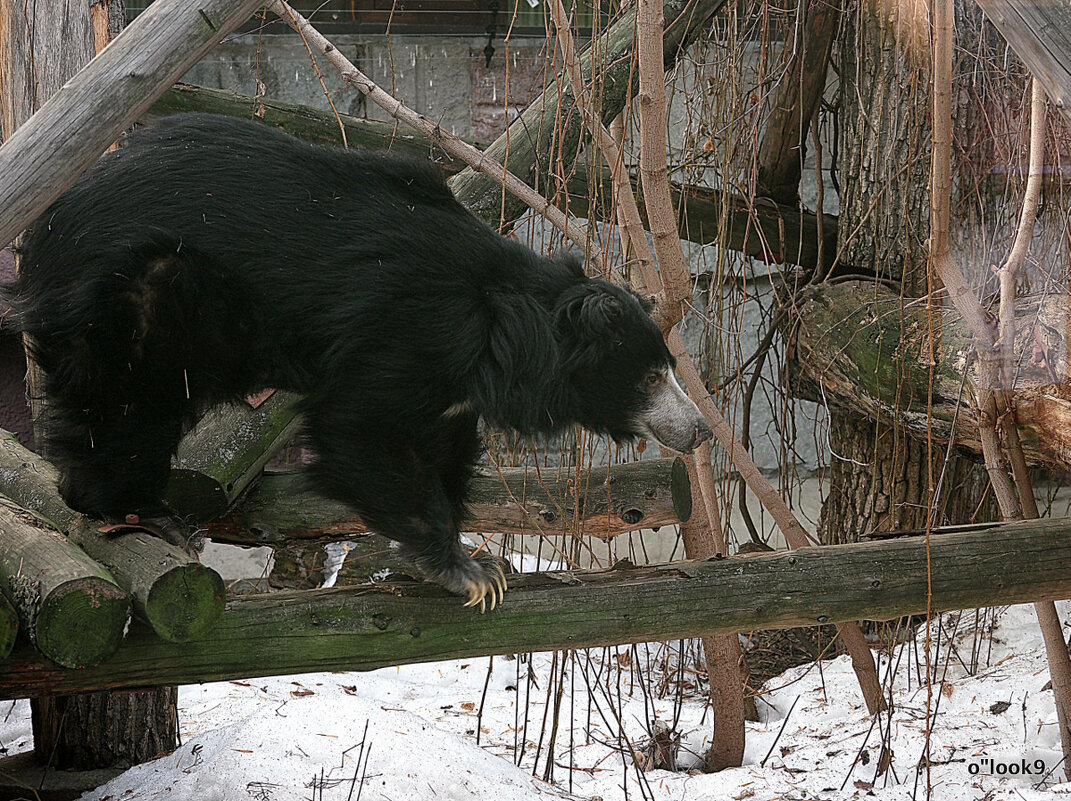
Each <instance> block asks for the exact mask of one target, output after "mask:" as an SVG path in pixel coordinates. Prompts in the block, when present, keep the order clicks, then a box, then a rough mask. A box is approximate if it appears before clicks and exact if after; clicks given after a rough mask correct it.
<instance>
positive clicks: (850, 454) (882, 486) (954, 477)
mask: <svg viewBox="0 0 1071 801" xmlns="http://www.w3.org/2000/svg"><path fill="white" fill-rule="evenodd" d="M901 22H903V24H901ZM909 30H910V26H909V25H908V24H907V21H906V20H903V21H901V20H898V19H897V18H896V17H895V15H892V16H890V15H888V14H887V13H884V12H882V10H881V7H880V6H877V5H875V4H873V3H871V2H864V3H863V4H862V7H861V9H860V11H859V13H858V14H854V13H853V14H846V15H845V16H844V18H843V20H842V27H841V35H842V42H841V48H840V52H841V69H840V75H841V80H842V92H841V112H840V120H841V129H840V136H841V141H840V143H839V144H840V147H839V150H840V154H841V155H840V159H839V164H838V165H837V166H838V173H839V175H840V179H841V211H840V217H839V229H840V231H841V232H842V240H841V242H840V254H839V259H840V260H841V261H843V262H847V263H849V264H852V265H855V266H856V267H860V268H863V269H868V270H873V272H874V273H875V274H877V275H881V276H884V277H886V278H888V279H891V280H892V281H894V282H897V283H899V285H900V288H901V292H900V294H901V295H902V296H903V297H904V298H913V297H917V296H919V295H921V294H924V293H925V292H926V291H927V277H926V252H925V250H924V243H925V240H926V238H927V236H928V235H929V205H928V186H929V181H928V174H929V172H928V171H929V139H930V116H929V87H930V80H929V75H928V72H927V71H926V69H925V68H924V66H923V65H924V63H925V58H926V57H925V51H923V52H922V55H920V56H916V55H913V54H912V51H911V49H910V48H909V47H908V46H907V45H908V44H909V42H908V37H907V32H908V31H909ZM875 291H877V290H876V289H875ZM912 322H914V318H912ZM906 324H907V319H906V318H905V317H904V315H902V314H897V313H896V311H895V310H894V311H893V312H892V314H891V315H890V319H889V320H888V322H887V326H888V327H891V328H894V329H895V328H897V327H899V328H901V329H902V328H903V327H904V326H905V325H906ZM934 328H935V329H938V328H939V318H938V317H937V316H936V313H935V315H934ZM905 362H906V360H905V359H904V358H903V356H902V354H892V355H891V357H890V364H889V365H887V367H888V370H889V375H888V381H887V390H888V391H889V393H890V395H891V402H892V403H891V405H892V406H894V407H895V408H900V409H904V408H907V407H909V406H911V407H912V411H914V412H916V413H918V414H919V415H920V416H923V417H924V416H925V415H926V413H927V408H926V406H927V404H926V400H925V397H924V398H923V399H922V400H921V402H920V399H919V398H918V397H917V396H916V395H914V394H913V393H912V392H911V389H910V387H909V386H908V385H907V384H906V383H905V382H904V381H903V373H904V369H905V364H904V363H905ZM915 369H916V370H917V369H919V368H918V365H917V364H916V365H915ZM921 369H922V370H923V371H924V372H925V371H926V370H928V369H929V368H927V367H925V366H923V367H922V368H921ZM927 378H928V376H927ZM926 383H927V384H928V383H929V382H928V380H927V381H926ZM828 458H829V461H830V470H829V477H830V481H829V494H828V496H827V499H826V501H825V503H824V504H823V507H822V516H821V521H820V524H819V537H820V539H821V541H822V542H823V543H839V542H845V541H849V540H852V539H855V537H856V536H858V533H862V532H871V531H882V530H891V529H894V528H922V527H924V526H925V524H926V520H927V517H928V515H929V514H930V513H931V510H932V509H933V508H934V505H936V508H937V509H938V510H939V513H940V514H939V515H938V517H937V519H936V520H935V521H934V522H936V523H941V522H966V521H968V520H971V519H989V514H991V512H990V510H989V509H988V507H980V504H981V500H982V496H983V494H984V490H985V487H986V486H987V483H988V482H987V479H986V478H985V474H984V470H983V469H982V468H981V467H980V466H979V465H976V464H974V463H972V462H970V461H968V460H965V459H963V458H961V457H959V456H958V455H956V454H954V453H953V455H952V456H951V458H949V459H948V460H947V461H946V460H945V446H944V445H943V443H941V442H939V441H936V442H934V443H933V444H932V445H930V444H928V442H927V440H925V439H913V438H911V437H910V436H908V435H907V433H906V432H905V431H904V430H902V429H900V428H898V427H895V426H890V425H889V424H888V423H887V422H884V421H875V420H873V419H870V418H867V417H864V416H862V415H860V414H858V413H855V412H852V411H846V410H841V409H838V408H836V407H834V408H832V409H831V414H830V424H829V454H828ZM975 515H978V517H977V518H976V517H975Z"/></svg>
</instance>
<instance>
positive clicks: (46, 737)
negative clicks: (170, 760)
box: [31, 687, 178, 770]
mask: <svg viewBox="0 0 1071 801" xmlns="http://www.w3.org/2000/svg"><path fill="white" fill-rule="evenodd" d="M31 709H32V711H31V719H32V723H33V743H34V749H35V750H36V751H37V753H38V755H39V757H41V756H43V757H44V759H42V761H49V760H48V757H49V756H52V755H54V758H53V759H51V760H50V761H49V764H52V765H53V766H55V765H60V764H61V765H62V767H64V768H66V769H70V770H92V769H94V768H99V767H101V766H109V767H110V766H113V765H115V766H121V765H136V764H138V763H139V762H148V761H149V760H150V759H155V758H156V757H158V756H161V755H163V754H168V753H170V752H171V751H174V750H175V743H176V739H177V735H178V688H177V687H156V688H154V689H152V690H136V691H130V692H122V691H116V692H107V693H84V694H81V695H54V696H46V697H44V698H39V699H34V702H33V704H32V707H31ZM101 732H107V733H108V735H107V737H101V736H100V734H101Z"/></svg>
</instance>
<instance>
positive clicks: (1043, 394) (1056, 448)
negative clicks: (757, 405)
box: [790, 281, 1071, 469]
mask: <svg viewBox="0 0 1071 801" xmlns="http://www.w3.org/2000/svg"><path fill="white" fill-rule="evenodd" d="M1016 326H1017V330H1016V334H1015V353H1016V356H1017V363H1016V366H1015V376H1016V379H1015V387H1014V392H1013V402H1014V408H1015V419H1016V422H1017V423H1018V426H1019V437H1020V439H1021V440H1022V443H1023V449H1024V452H1025V454H1026V457H1027V459H1028V460H1029V461H1030V462H1031V463H1033V464H1035V465H1047V466H1050V467H1058V468H1061V469H1067V468H1069V467H1071V384H1069V383H1068V380H1067V375H1068V372H1067V368H1068V363H1067V301H1066V299H1065V298H1063V297H1060V296H1055V295H1053V296H1050V297H1046V298H1038V299H1034V298H1019V299H1018V300H1017V301H1016ZM931 331H933V332H936V334H937V336H936V339H935V341H936V350H934V351H933V353H934V355H935V356H936V358H935V359H931V355H930V354H931V347H930V343H931V333H930V332H931ZM972 342H973V337H972V336H971V334H970V332H969V331H968V330H967V327H966V325H964V324H963V322H962V321H961V320H960V319H959V317H958V315H956V313H955V312H954V311H952V310H950V309H944V308H940V307H938V308H935V309H933V311H932V316H931V315H930V312H929V311H928V310H927V308H926V305H925V302H924V301H917V300H913V299H905V298H901V297H900V296H899V295H897V294H896V293H894V292H892V291H890V290H889V289H886V288H885V287H884V286H881V285H877V284H875V283H874V282H871V281H850V282H845V283H840V284H822V285H819V286H816V287H814V288H813V289H810V290H808V291H807V292H806V293H805V294H804V296H803V297H802V298H801V301H800V303H799V305H798V315H797V326H796V328H795V330H794V332H793V334H792V336H791V340H790V344H791V348H792V351H793V359H792V362H791V364H792V369H793V371H794V372H795V374H796V375H795V377H794V380H793V382H792V383H793V390H794V391H796V392H797V393H798V394H800V395H801V396H803V397H809V398H811V399H812V400H816V401H818V402H821V403H828V404H830V405H833V406H839V407H842V408H845V409H848V410H851V411H854V412H856V413H859V414H864V415H867V416H869V417H874V418H878V419H881V420H883V421H886V422H889V423H893V424H896V425H899V426H901V427H902V428H903V429H904V430H906V431H907V432H908V433H910V434H913V435H915V436H919V437H926V436H927V435H930V434H932V435H933V436H934V437H935V438H937V439H938V440H940V441H944V442H947V441H948V440H949V438H950V437H952V436H953V426H954V429H955V431H954V435H955V443H956V445H958V446H960V447H961V448H965V449H966V450H968V451H970V452H973V453H975V454H981V451H982V446H981V441H980V439H979V433H978V409H977V406H976V403H975V402H976V399H977V389H978V358H977V357H976V356H975V355H974V354H973V352H972ZM931 361H932V362H933V363H934V364H933V366H931ZM931 378H932V393H931Z"/></svg>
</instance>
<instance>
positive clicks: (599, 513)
mask: <svg viewBox="0 0 1071 801" xmlns="http://www.w3.org/2000/svg"><path fill="white" fill-rule="evenodd" d="M471 490H472V492H471V495H470V500H469V513H470V518H469V519H468V520H467V521H466V522H465V523H463V524H462V527H463V529H464V530H466V531H474V532H481V533H490V532H498V533H507V534H536V533H539V532H551V533H560V532H561V531H576V532H580V533H583V534H586V535H590V536H594V537H598V538H600V539H611V538H613V537H615V536H617V535H618V534H622V533H624V532H626V531H634V530H636V529H641V528H658V527H659V526H666V525H672V524H674V523H680V522H682V521H684V520H687V519H688V517H689V516H690V515H691V512H692V502H691V497H692V496H691V484H690V483H689V481H688V474H687V471H686V470H685V469H684V463H683V462H682V461H681V460H680V458H678V457H674V458H668V459H651V460H648V461H642V462H631V463H628V464H620V465H613V466H611V467H593V468H592V469H591V470H589V471H587V472H584V473H580V474H577V473H576V472H575V471H573V470H565V469H563V470H559V471H554V470H550V469H546V470H543V471H537V470H535V469H533V468H524V467H508V468H503V469H502V470H501V472H495V473H490V474H485V475H479V476H476V477H475V478H474V479H473V482H472V486H471ZM204 530H205V533H206V534H207V535H208V536H209V537H211V538H212V539H214V540H217V541H219V542H229V543H233V544H237V545H282V544H284V543H285V542H287V541H293V540H320V541H328V540H344V539H347V538H348V537H352V536H353V535H354V534H359V533H363V532H366V531H367V530H368V527H367V526H365V524H364V523H363V522H362V521H361V519H360V518H359V517H358V516H357V515H356V513H355V512H354V510H353V509H352V508H350V507H348V506H346V505H345V504H342V503H338V502H337V501H332V500H329V499H327V498H324V497H322V496H320V495H318V494H316V493H315V492H313V491H311V490H310V489H309V488H308V487H307V485H306V483H305V481H304V479H303V477H302V476H301V475H300V474H297V473H276V474H269V475H265V476H264V477H263V479H261V481H260V482H259V483H258V484H257V485H256V486H255V487H254V488H253V489H251V490H250V492H249V493H248V495H247V496H246V497H244V498H243V499H242V502H241V503H240V504H238V505H237V506H236V507H235V508H234V509H233V510H232V511H231V512H230V513H228V514H227V515H225V516H223V517H222V518H219V519H217V520H213V521H209V522H208V523H206V524H205V525H204Z"/></svg>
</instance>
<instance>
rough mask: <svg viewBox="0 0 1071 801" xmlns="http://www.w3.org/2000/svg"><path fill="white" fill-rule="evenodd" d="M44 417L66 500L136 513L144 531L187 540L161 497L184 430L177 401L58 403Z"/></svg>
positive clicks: (183, 543)
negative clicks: (67, 406)
mask: <svg viewBox="0 0 1071 801" xmlns="http://www.w3.org/2000/svg"><path fill="white" fill-rule="evenodd" d="M49 418H50V419H49V422H48V428H47V429H46V431H47V434H46V438H47V440H46V452H47V453H48V455H49V456H50V458H52V459H53V460H54V461H55V463H56V465H57V467H58V468H59V470H60V482H59V490H60V494H61V495H62V496H63V499H64V500H65V501H66V502H67V505H68V506H70V507H71V508H72V509H75V510H77V511H80V512H83V513H84V514H88V515H91V516H94V517H115V518H119V519H124V518H126V517H127V516H128V515H136V516H137V517H138V518H139V521H140V522H141V523H142V524H144V525H145V526H146V528H148V529H149V530H151V531H153V532H154V533H156V534H158V535H159V536H161V537H162V538H164V539H166V540H168V541H169V542H172V543H173V544H175V545H178V546H179V547H183V548H185V547H188V545H189V542H188V540H189V536H188V532H187V531H186V526H185V525H184V523H183V522H182V521H180V520H179V519H177V517H176V516H175V515H174V513H173V512H172V510H171V509H170V508H169V507H168V506H167V504H166V503H165V501H164V489H165V487H166V486H167V480H168V476H169V475H170V471H171V455H172V453H174V450H175V447H176V446H177V445H178V441H179V438H180V436H181V433H182V408H181V406H179V405H177V404H175V405H171V404H169V405H168V406H166V407H161V406H159V405H157V404H151V405H150V404H145V405H141V406H136V405H130V406H126V407H123V408H111V409H109V411H106V412H101V411H98V410H93V409H88V410H87V409H78V410H73V411H72V410H64V409H63V405H62V402H57V404H56V406H54V407H53V408H52V409H50V411H49Z"/></svg>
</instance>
